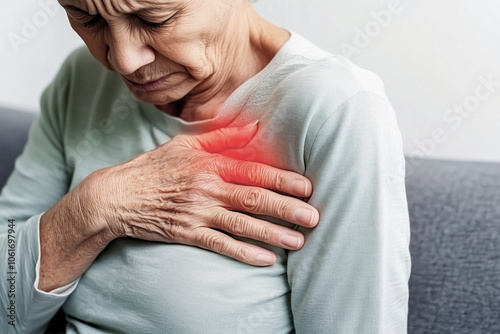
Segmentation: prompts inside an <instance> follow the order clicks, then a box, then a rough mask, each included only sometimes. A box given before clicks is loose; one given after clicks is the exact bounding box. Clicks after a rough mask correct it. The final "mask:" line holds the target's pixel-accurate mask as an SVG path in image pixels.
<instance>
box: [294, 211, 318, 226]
mask: <svg viewBox="0 0 500 334" xmlns="http://www.w3.org/2000/svg"><path fill="white" fill-rule="evenodd" d="M295 219H297V221H298V222H299V223H301V224H302V225H306V226H311V225H312V223H313V219H314V212H313V211H311V210H309V209H304V208H298V209H297V210H295Z"/></svg>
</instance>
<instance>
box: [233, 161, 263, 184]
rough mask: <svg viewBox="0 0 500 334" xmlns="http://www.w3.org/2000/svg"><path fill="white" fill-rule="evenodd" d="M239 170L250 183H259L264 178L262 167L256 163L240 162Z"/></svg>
mask: <svg viewBox="0 0 500 334" xmlns="http://www.w3.org/2000/svg"><path fill="white" fill-rule="evenodd" d="M238 172H239V174H240V175H241V176H243V177H245V178H246V179H247V180H248V182H249V183H250V184H259V183H260V180H261V179H262V168H261V167H260V166H259V165H256V164H254V163H247V162H243V163H240V165H239V168H238Z"/></svg>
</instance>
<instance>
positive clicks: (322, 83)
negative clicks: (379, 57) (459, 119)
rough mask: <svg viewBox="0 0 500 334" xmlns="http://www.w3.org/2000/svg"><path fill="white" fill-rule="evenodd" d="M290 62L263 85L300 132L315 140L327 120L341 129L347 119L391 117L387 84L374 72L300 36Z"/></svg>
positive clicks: (294, 44) (281, 65) (278, 69)
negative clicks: (386, 91)
mask: <svg viewBox="0 0 500 334" xmlns="http://www.w3.org/2000/svg"><path fill="white" fill-rule="evenodd" d="M294 37H295V38H294V40H293V45H292V47H291V48H290V49H289V50H288V53H287V56H286V60H285V61H282V62H281V63H280V65H279V66H276V67H275V69H274V71H273V74H272V75H269V76H268V78H267V80H266V81H267V82H266V83H265V84H264V85H261V87H262V89H265V90H266V92H263V93H262V94H261V95H266V94H267V96H268V97H267V98H268V100H271V101H273V105H272V107H273V108H272V109H270V111H269V112H271V113H274V112H276V110H279V111H278V112H281V113H283V114H286V119H289V120H292V121H295V122H296V124H295V127H296V128H302V129H303V130H307V132H308V136H314V135H315V134H316V133H317V132H318V130H319V129H320V128H321V127H322V126H323V125H324V124H325V123H326V122H327V120H331V119H334V120H336V122H331V121H330V122H329V126H339V125H341V124H342V123H344V122H345V121H349V122H365V121H366V120H367V119H371V120H373V119H374V118H375V119H379V120H385V119H387V117H389V118H392V117H393V116H394V115H393V109H392V106H391V104H390V102H389V100H388V99H387V96H386V94H385V91H384V84H383V82H382V80H381V79H380V77H379V76H378V75H376V74H375V73H373V72H371V71H369V70H367V69H364V68H361V67H360V66H358V65H356V64H354V63H352V62H351V61H350V60H348V59H347V58H345V57H343V56H341V55H334V54H331V53H329V52H326V51H324V50H322V49H320V48H318V47H316V46H315V45H314V44H312V43H310V42H308V41H307V40H305V39H304V38H302V37H300V36H298V37H297V36H296V35H295V36H294Z"/></svg>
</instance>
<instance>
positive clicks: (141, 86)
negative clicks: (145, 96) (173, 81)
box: [124, 74, 172, 91]
mask: <svg viewBox="0 0 500 334" xmlns="http://www.w3.org/2000/svg"><path fill="white" fill-rule="evenodd" d="M171 75H172V74H167V75H165V76H163V77H159V78H157V79H153V80H144V81H143V80H141V81H133V80H130V79H128V78H125V77H124V78H125V80H127V81H128V82H130V83H131V84H132V85H133V86H134V87H135V88H136V89H138V90H142V91H154V90H158V89H159V88H161V86H162V85H163V84H164V83H165V81H167V80H168V78H169V77H170V76H171Z"/></svg>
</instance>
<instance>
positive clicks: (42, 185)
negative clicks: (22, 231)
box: [0, 68, 71, 233]
mask: <svg viewBox="0 0 500 334" xmlns="http://www.w3.org/2000/svg"><path fill="white" fill-rule="evenodd" d="M65 76H66V73H65V70H64V68H63V70H61V71H60V73H59V74H58V77H57V78H56V80H55V81H53V82H52V83H51V85H50V86H49V87H48V88H47V89H46V90H45V91H44V93H43V95H42V98H41V115H40V117H39V118H38V119H37V120H36V121H35V123H34V124H33V125H32V127H31V129H30V133H29V137H28V141H27V144H26V146H25V147H24V150H23V153H22V154H21V156H20V157H19V158H18V159H17V160H16V163H15V167H14V171H13V172H12V174H11V175H10V177H9V179H8V181H7V183H6V185H5V187H4V188H3V190H2V193H1V195H0V221H2V222H3V221H6V219H16V221H17V222H19V223H20V222H23V221H26V220H27V219H28V218H29V217H32V216H34V215H36V214H39V213H42V212H44V211H46V210H47V209H48V208H50V207H51V206H52V205H53V204H54V203H55V202H57V201H58V200H59V199H60V198H61V197H62V196H64V194H65V193H66V192H67V190H68V178H69V177H68V176H69V174H70V172H71V170H70V168H68V167H67V166H66V163H65V156H64V150H63V132H62V124H63V122H64V111H65V101H64V98H65V95H66V94H65V90H66V86H65V84H64V83H65V82H66V80H65ZM4 230H5V225H4V224H0V233H2V232H4Z"/></svg>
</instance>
